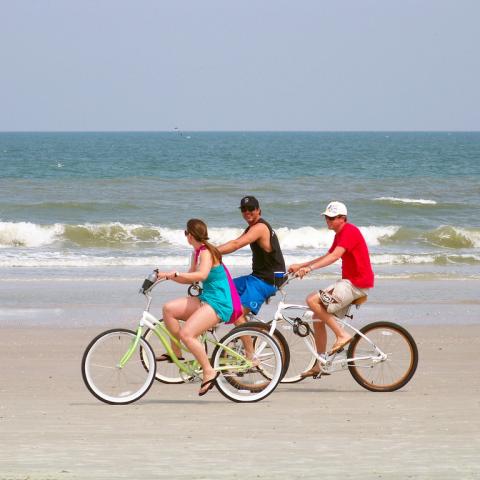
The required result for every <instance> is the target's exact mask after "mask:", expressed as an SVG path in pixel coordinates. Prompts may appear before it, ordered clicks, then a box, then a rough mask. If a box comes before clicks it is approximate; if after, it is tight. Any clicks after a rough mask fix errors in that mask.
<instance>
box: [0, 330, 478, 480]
mask: <svg viewBox="0 0 480 480" xmlns="http://www.w3.org/2000/svg"><path fill="white" fill-rule="evenodd" d="M408 328H409V330H410V331H411V332H412V334H413V335H414V337H415V339H416V340H417V343H418V347H419V352H420V362H419V367H418V370H417V373H416V375H415V377H414V378H413V380H412V381H411V382H410V383H409V384H408V385H407V386H406V387H404V388H403V389H402V390H400V391H398V392H394V393H372V392H368V391H366V390H363V389H362V388H361V387H360V386H358V385H357V384H356V383H355V382H354V380H353V379H352V377H351V376H350V374H349V373H348V372H341V373H339V374H336V375H332V376H331V377H327V378H325V377H324V378H322V379H320V380H311V379H309V380H306V381H304V382H301V383H298V384H294V385H281V386H279V387H278V388H277V390H276V391H275V392H274V393H273V394H272V395H271V396H270V397H268V398H267V399H266V400H264V401H262V402H259V403H256V404H249V405H245V404H235V403H233V402H229V401H228V400H227V399H225V398H224V397H223V396H221V395H220V394H219V393H218V392H217V391H216V390H213V391H212V392H210V393H209V394H208V395H207V396H205V397H203V398H199V397H197V395H196V393H197V390H198V385H197V384H194V385H178V386H168V385H163V384H160V383H157V382H156V383H155V384H154V385H153V387H152V388H151V390H150V391H149V392H148V393H147V395H146V396H145V397H143V398H142V399H141V400H139V401H138V402H137V403H134V404H132V405H127V406H109V405H106V404H103V403H101V402H99V401H98V400H96V399H95V398H94V397H93V396H91V394H90V393H89V392H88V391H87V389H86V388H85V386H84V385H83V382H82V378H81V373H80V361H81V356H82V353H83V350H84V348H85V346H86V345H87V344H88V342H89V340H90V339H91V338H93V336H94V335H95V334H96V333H98V332H99V331H101V330H103V329H104V328H103V327H96V328H92V327H88V328H82V329H78V328H77V329H72V328H63V329H57V330H53V329H51V328H41V327H39V328H20V329H13V328H1V329H0V337H1V344H2V348H1V350H0V356H1V358H0V379H1V392H0V436H1V437H0V438H1V448H0V479H11V480H13V479H15V480H17V479H18V480H20V479H29V480H40V479H42V480H47V479H65V480H67V479H107V478H108V479H116V478H120V479H123V478H125V479H126V478H128V479H154V478H181V479H183V478H184V479H197V478H198V479H200V478H204V479H217V478H222V479H223V478H242V479H244V478H245V479H250V478H252V479H256V478H260V479H270V478H272V479H273V478H275V479H276V478H312V479H313V478H315V479H319V478H333V477H338V476H339V475H341V476H342V478H347V479H349V478H362V479H364V478H367V479H369V478H385V479H391V478H394V479H396V478H398V479H405V478H413V479H416V478H422V479H423V478H425V479H430V478H435V479H438V478H442V479H443V478H445V479H451V478H457V479H465V478H480V434H479V429H480V375H479V368H478V358H479V352H480V325H470V326H459V327H454V326H448V325H443V326H437V327H434V326H409V327H408Z"/></svg>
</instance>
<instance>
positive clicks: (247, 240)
mask: <svg viewBox="0 0 480 480" xmlns="http://www.w3.org/2000/svg"><path fill="white" fill-rule="evenodd" d="M240 210H241V212H242V216H243V218H244V220H245V221H246V222H247V223H248V227H247V228H246V229H245V231H244V232H243V234H242V235H240V237H238V238H237V239H235V240H230V241H229V242H227V243H224V244H223V245H220V246H219V247H218V249H219V250H220V252H221V253H222V254H227V253H232V252H235V251H237V250H239V249H240V248H242V247H244V246H245V245H250V248H251V250H252V273H251V274H250V275H244V276H242V277H237V278H234V279H233V281H234V282H235V286H236V287H237V291H238V294H239V295H240V300H241V302H242V306H243V313H244V315H245V314H246V313H249V312H252V313H253V314H257V313H258V311H259V310H260V307H261V306H262V304H263V302H264V301H265V300H266V299H267V298H268V297H270V296H271V295H274V294H275V292H276V290H277V289H276V287H275V285H274V283H275V279H274V272H285V260H284V259H283V254H282V250H281V249H280V244H279V242H278V237H277V235H276V233H275V232H274V230H273V229H272V227H271V226H270V224H269V223H268V222H266V221H265V220H263V218H261V215H262V212H261V210H260V205H259V203H258V200H257V199H256V198H255V197H251V196H248V197H244V198H242V200H241V201H240ZM244 315H242V316H241V317H240V318H239V319H238V320H237V322H235V323H236V324H239V323H243V322H245V316H244Z"/></svg>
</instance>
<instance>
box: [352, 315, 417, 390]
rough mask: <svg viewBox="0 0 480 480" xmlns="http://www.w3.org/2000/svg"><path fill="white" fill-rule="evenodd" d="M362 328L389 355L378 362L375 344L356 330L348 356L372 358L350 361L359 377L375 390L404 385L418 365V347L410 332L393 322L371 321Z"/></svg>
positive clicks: (362, 331) (364, 333)
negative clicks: (376, 360)
mask: <svg viewBox="0 0 480 480" xmlns="http://www.w3.org/2000/svg"><path fill="white" fill-rule="evenodd" d="M360 332H361V333H362V334H363V335H365V336H366V337H368V338H369V339H370V340H371V341H372V342H373V343H374V344H375V345H377V346H378V348H379V349H380V350H381V351H382V352H384V353H385V354H386V355H387V359H386V360H384V361H380V362H378V363H375V362H374V360H373V359H374V357H375V356H376V350H375V348H374V347H372V346H371V345H370V344H369V343H368V342H367V341H366V340H365V339H364V338H363V337H361V336H360V335H358V334H356V335H355V336H354V338H353V340H352V341H351V343H350V346H349V348H348V352H347V360H348V359H354V358H356V357H359V356H362V355H363V356H366V357H368V356H370V358H369V359H367V360H358V361H356V362H353V363H351V362H350V361H349V362H348V368H349V370H350V373H351V374H352V377H353V378H354V379H355V381H356V382H357V383H358V384H359V385H361V386H362V387H363V388H366V389H367V390H370V391H372V392H393V391H395V390H398V389H399V388H402V387H404V386H405V385H406V384H407V383H408V382H409V381H410V380H411V379H412V377H413V375H414V374H415V371H416V369H417V365H418V348H417V345H416V343H415V340H414V339H413V337H412V336H411V335H410V333H409V332H408V331H407V330H406V329H405V328H403V327H401V326H400V325H397V324H395V323H392V322H374V323H370V324H368V325H366V326H365V327H363V328H362V329H361V330H360ZM367 373H368V374H369V375H367Z"/></svg>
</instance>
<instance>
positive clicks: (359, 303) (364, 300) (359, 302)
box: [352, 295, 368, 307]
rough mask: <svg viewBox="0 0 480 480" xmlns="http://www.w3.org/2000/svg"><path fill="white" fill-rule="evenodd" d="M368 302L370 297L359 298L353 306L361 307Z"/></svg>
mask: <svg viewBox="0 0 480 480" xmlns="http://www.w3.org/2000/svg"><path fill="white" fill-rule="evenodd" d="M367 300H368V295H364V296H363V297H360V298H357V299H356V300H354V301H353V302H352V305H357V307H359V306H360V305H362V304H363V303H365V302H366V301H367Z"/></svg>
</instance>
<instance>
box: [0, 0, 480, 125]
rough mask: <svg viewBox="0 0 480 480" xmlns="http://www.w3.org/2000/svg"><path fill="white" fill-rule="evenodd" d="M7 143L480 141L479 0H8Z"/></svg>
mask: <svg viewBox="0 0 480 480" xmlns="http://www.w3.org/2000/svg"><path fill="white" fill-rule="evenodd" d="M0 18H1V19H2V27H1V29H0V131H14V130H33V131H35V130H42V131H44V130H172V129H173V128H174V127H179V128H181V129H182V130H480V60H479V59H480V53H479V47H480V27H479V21H480V1H479V0H471V1H467V0H452V1H443V0H399V1H389V0H344V1H342V0H329V1H324V0H290V1H283V0H241V1H232V0H221V1H213V0H171V1H168V2H167V1H162V0H130V1H125V0H52V1H48V0H0Z"/></svg>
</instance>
